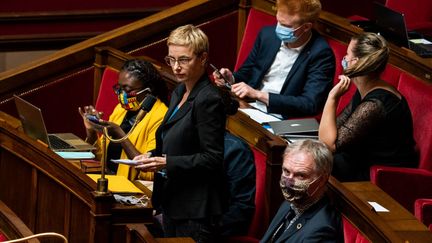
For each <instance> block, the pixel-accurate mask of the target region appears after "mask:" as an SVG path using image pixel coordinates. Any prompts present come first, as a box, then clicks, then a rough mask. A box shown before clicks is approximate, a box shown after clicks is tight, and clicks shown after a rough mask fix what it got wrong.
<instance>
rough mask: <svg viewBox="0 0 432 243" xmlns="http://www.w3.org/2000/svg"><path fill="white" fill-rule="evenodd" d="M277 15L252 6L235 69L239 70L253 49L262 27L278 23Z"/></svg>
mask: <svg viewBox="0 0 432 243" xmlns="http://www.w3.org/2000/svg"><path fill="white" fill-rule="evenodd" d="M276 22H277V21H276V17H275V16H272V15H270V14H267V13H264V12H262V11H259V10H256V9H254V8H251V9H250V11H249V15H248V19H247V22H246V27H245V31H244V34H243V39H242V43H241V46H240V50H239V53H238V55H237V62H236V64H235V68H234V70H238V69H239V68H240V67H241V65H242V64H243V62H244V61H245V60H246V58H247V56H248V55H249V52H250V51H251V50H252V48H253V45H254V43H255V39H256V37H257V35H258V33H259V31H260V30H261V28H262V27H264V26H266V25H274V24H276Z"/></svg>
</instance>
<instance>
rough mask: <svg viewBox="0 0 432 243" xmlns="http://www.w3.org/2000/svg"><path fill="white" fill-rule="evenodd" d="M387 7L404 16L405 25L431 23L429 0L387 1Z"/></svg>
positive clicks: (431, 4)
mask: <svg viewBox="0 0 432 243" xmlns="http://www.w3.org/2000/svg"><path fill="white" fill-rule="evenodd" d="M385 5H386V6H387V7H389V8H391V9H394V10H396V11H398V12H401V13H403V14H404V15H405V21H406V23H407V25H408V26H409V25H411V24H415V23H420V22H429V21H432V1H430V0H411V1H410V2H409V3H408V2H407V1H406V0H387V2H386V4H385Z"/></svg>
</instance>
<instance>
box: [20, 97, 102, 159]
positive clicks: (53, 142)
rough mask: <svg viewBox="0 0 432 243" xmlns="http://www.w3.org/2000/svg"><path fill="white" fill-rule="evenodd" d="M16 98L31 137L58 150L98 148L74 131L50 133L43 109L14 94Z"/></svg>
mask: <svg viewBox="0 0 432 243" xmlns="http://www.w3.org/2000/svg"><path fill="white" fill-rule="evenodd" d="M14 100H15V105H16V108H17V111H18V116H19V118H20V120H21V123H22V126H23V129H24V132H25V133H26V134H27V135H28V136H29V137H31V138H33V139H36V140H40V141H42V142H44V143H46V144H48V146H49V148H50V149H52V150H53V151H56V152H58V151H70V152H72V151H90V150H94V149H96V148H95V147H94V146H92V145H90V144H88V143H86V142H85V141H84V140H82V139H81V138H79V137H78V136H76V135H74V134H72V133H58V134H48V133H47V130H46V127H45V122H44V120H43V117H42V111H41V110H40V109H39V108H38V107H36V106H34V105H33V104H31V103H29V102H28V101H25V100H23V99H22V98H20V97H18V96H16V95H14Z"/></svg>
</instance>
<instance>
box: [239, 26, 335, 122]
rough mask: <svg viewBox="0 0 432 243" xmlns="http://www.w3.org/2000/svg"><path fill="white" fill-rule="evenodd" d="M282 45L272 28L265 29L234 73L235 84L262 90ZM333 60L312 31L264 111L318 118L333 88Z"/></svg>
mask: <svg viewBox="0 0 432 243" xmlns="http://www.w3.org/2000/svg"><path fill="white" fill-rule="evenodd" d="M280 46H281V40H280V39H279V38H278V37H277V36H276V34H275V26H267V27H264V28H263V29H262V30H261V31H260V33H259V35H258V36H257V38H256V40H255V44H254V47H253V49H252V51H251V52H250V54H249V56H248V57H247V59H246V60H245V62H244V63H243V65H242V66H241V67H240V69H239V70H238V71H237V72H235V73H234V77H235V80H236V82H241V81H243V82H245V83H247V84H248V85H249V86H251V87H253V88H254V89H259V88H261V87H262V79H263V77H264V75H265V74H266V73H267V72H268V70H269V69H270V67H271V65H272V64H273V61H274V59H275V58H276V54H277V53H278V51H279V48H280ZM334 73H335V57H334V54H333V51H332V49H331V48H330V46H329V45H328V43H327V41H326V40H325V39H324V38H323V37H321V36H320V35H319V34H318V33H317V32H315V31H313V32H312V37H311V39H310V41H309V42H308V43H307V44H306V46H305V47H304V48H303V50H302V51H301V53H300V54H299V56H298V57H297V60H296V61H295V62H294V64H293V66H292V68H291V71H290V72H289V73H288V76H287V77H286V79H285V82H284V85H283V87H282V89H281V92H280V93H279V94H274V93H270V94H269V105H268V107H267V111H268V112H270V113H277V114H281V115H282V116H283V117H284V118H285V119H286V118H290V117H300V116H310V115H317V114H318V113H319V112H321V111H322V108H323V107H324V103H325V101H326V99H327V94H328V92H329V91H330V89H331V87H332V85H333V77H334Z"/></svg>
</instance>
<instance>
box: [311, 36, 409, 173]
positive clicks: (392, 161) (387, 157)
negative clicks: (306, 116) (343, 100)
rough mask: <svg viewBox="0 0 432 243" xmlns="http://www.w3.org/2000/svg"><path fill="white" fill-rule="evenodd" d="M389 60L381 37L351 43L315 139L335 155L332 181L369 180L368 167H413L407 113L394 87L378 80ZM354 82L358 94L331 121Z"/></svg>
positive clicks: (363, 37) (356, 38) (405, 103)
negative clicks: (338, 105) (342, 70)
mask: <svg viewBox="0 0 432 243" xmlns="http://www.w3.org/2000/svg"><path fill="white" fill-rule="evenodd" d="M388 57H389V48H388V47H387V43H386V41H385V40H384V38H383V37H382V36H380V35H377V34H374V33H362V34H360V35H358V36H355V37H353V38H352V39H351V42H350V43H349V45H348V49H347V54H346V56H345V57H344V58H343V60H342V66H343V68H344V72H343V75H340V76H339V79H340V82H339V83H338V84H337V85H335V87H333V89H332V90H331V91H330V93H329V96H328V98H327V101H326V104H325V106H324V111H323V115H322V119H321V122H320V127H319V138H320V140H322V141H323V142H324V143H325V144H327V146H328V147H329V148H330V149H331V150H332V151H333V152H335V158H334V165H333V172H332V174H333V176H335V177H336V178H337V179H339V180H340V181H362V180H369V167H370V166H372V165H377V164H379V165H388V166H401V167H414V166H416V165H417V155H416V152H415V142H414V139H413V125H412V117H411V112H410V110H409V107H408V104H407V102H406V100H405V98H404V97H403V96H402V95H401V94H400V93H399V92H398V91H397V90H396V88H395V87H393V86H392V85H390V84H388V83H387V82H385V81H383V80H381V79H380V75H381V73H382V72H383V71H384V69H385V67H386V64H387V60H388ZM351 82H353V83H354V84H355V85H356V87H357V91H356V93H355V95H354V97H353V98H352V100H351V102H350V103H349V104H348V105H347V107H345V109H344V110H343V112H342V113H341V114H340V115H339V116H338V117H336V107H337V104H338V102H339V99H340V97H341V96H342V95H343V94H344V93H345V92H346V91H347V90H348V87H349V85H350V83H351Z"/></svg>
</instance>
